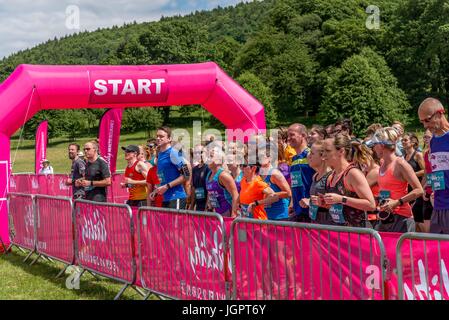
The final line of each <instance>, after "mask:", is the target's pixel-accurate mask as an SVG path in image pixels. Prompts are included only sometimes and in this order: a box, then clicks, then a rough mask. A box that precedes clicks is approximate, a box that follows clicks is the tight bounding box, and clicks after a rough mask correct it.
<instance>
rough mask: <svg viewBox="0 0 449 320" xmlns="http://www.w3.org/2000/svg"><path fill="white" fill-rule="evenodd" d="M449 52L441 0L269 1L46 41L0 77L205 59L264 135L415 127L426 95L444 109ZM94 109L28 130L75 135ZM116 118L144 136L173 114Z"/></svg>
mask: <svg viewBox="0 0 449 320" xmlns="http://www.w3.org/2000/svg"><path fill="white" fill-rule="evenodd" d="M369 5H375V6H377V7H378V9H379V10H378V12H379V14H380V16H379V18H380V28H379V29H370V28H367V27H366V21H367V19H369V18H370V15H371V14H372V13H371V12H370V11H369V10H368V12H367V7H368V6H369ZM448 49H449V4H448V3H447V1H445V0H419V1H417V0H397V1H391V0H375V1H367V0H265V1H253V2H249V3H240V4H238V5H236V6H235V7H227V8H222V7H219V8H217V9H215V10H212V11H201V12H195V13H192V14H189V15H187V16H184V17H180V16H176V17H169V18H162V19H161V20H160V21H158V22H151V23H141V24H137V23H133V24H126V25H124V26H122V27H118V26H115V27H112V28H108V29H101V30H97V31H95V32H82V33H79V34H76V35H72V36H67V37H63V38H61V39H54V40H51V41H47V42H46V43H43V44H41V45H39V46H36V47H35V48H32V49H30V50H25V51H22V52H18V53H16V54H14V55H12V56H10V57H7V58H5V59H3V60H1V61H0V79H5V78H6V77H7V76H8V75H9V74H10V73H11V72H12V71H13V70H14V68H15V67H16V66H17V65H18V64H20V63H36V64H44V63H45V64H166V63H193V62H202V61H210V60H213V61H216V62H217V63H218V64H219V65H220V66H221V67H222V68H223V69H224V70H225V71H226V72H228V73H229V74H230V76H232V77H234V78H235V79H237V80H238V81H239V82H240V83H241V84H242V86H244V87H245V88H246V89H247V90H248V91H249V92H251V93H252V94H253V95H254V96H256V98H258V99H259V100H260V101H261V102H262V103H263V104H264V105H265V106H266V115H267V121H268V125H269V126H274V125H276V124H285V123H288V122H291V121H298V120H299V119H300V117H303V116H310V115H312V116H314V115H319V118H317V119H316V120H315V121H323V122H328V121H333V120H335V119H337V118H341V117H343V116H349V117H352V118H353V120H354V123H355V126H356V130H361V129H363V128H365V127H366V125H367V124H369V123H372V122H381V123H383V124H388V123H390V122H391V121H392V120H403V121H404V120H407V118H408V119H411V120H413V119H414V118H416V108H417V105H418V104H419V102H420V100H421V99H422V98H423V97H426V96H429V95H431V96H436V97H439V98H440V99H442V100H443V101H444V102H449V101H448V92H449V79H448V77H449V56H448V55H447V52H448ZM411 106H412V107H411ZM191 110H195V108H191V109H190V108H189V109H185V110H184V109H183V111H182V114H183V116H184V117H185V116H189V114H190V112H191ZM354 110H357V112H354ZM101 112H102V111H101V110H100V111H85V110H77V111H68V112H57V111H45V112H43V113H42V114H39V115H37V116H36V117H35V118H34V119H33V120H32V121H30V122H29V123H28V124H27V127H26V129H27V132H29V133H30V132H31V131H32V129H33V128H34V127H35V126H36V123H37V121H38V120H39V119H40V118H43V117H49V118H50V120H51V123H50V128H52V130H54V133H53V134H54V135H61V134H66V135H69V136H70V135H71V136H73V135H77V134H80V133H82V132H85V131H86V130H87V131H89V130H93V128H95V126H96V125H98V119H99V116H100V115H101ZM80 116H82V118H83V119H84V120H79V119H77V118H80ZM206 118H207V119H206V120H208V121H209V122H210V123H214V119H212V117H211V116H209V115H206ZM85 119H87V120H85ZM124 119H125V122H124V126H123V129H124V130H137V129H141V130H149V129H151V126H153V125H156V124H159V123H161V122H163V123H170V119H171V118H170V108H160V110H159V111H156V110H155V109H144V110H142V111H139V110H137V109H133V110H127V111H126V112H125V117H124ZM127 122H129V123H131V122H132V123H134V127H133V126H132V125H128V123H127ZM74 127H75V128H77V129H76V130H75V129H73V128H74Z"/></svg>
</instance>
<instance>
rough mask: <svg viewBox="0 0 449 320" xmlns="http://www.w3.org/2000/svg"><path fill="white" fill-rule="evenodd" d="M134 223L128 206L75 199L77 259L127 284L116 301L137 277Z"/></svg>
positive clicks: (86, 268) (90, 267)
mask: <svg viewBox="0 0 449 320" xmlns="http://www.w3.org/2000/svg"><path fill="white" fill-rule="evenodd" d="M133 233H134V224H133V219H132V211H131V208H130V207H129V206H127V205H119V204H111V203H99V202H92V201H86V200H76V201H75V252H76V262H77V264H78V265H79V266H80V267H81V268H83V269H84V270H83V272H82V273H81V274H80V275H79V277H81V276H82V274H83V273H84V271H85V270H88V271H91V272H94V273H96V274H99V275H102V276H104V277H107V278H111V279H114V280H117V281H119V282H121V283H123V284H124V286H123V287H122V289H121V290H120V292H119V293H118V294H117V295H116V297H115V298H114V300H117V299H119V298H120V296H121V295H122V294H123V292H124V291H125V290H126V289H127V288H128V287H129V286H131V285H133V283H134V281H135V278H136V261H135V250H134V238H133Z"/></svg>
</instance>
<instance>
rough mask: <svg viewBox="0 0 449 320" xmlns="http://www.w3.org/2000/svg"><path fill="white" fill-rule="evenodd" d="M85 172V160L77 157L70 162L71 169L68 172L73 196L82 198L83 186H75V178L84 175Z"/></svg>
mask: <svg viewBox="0 0 449 320" xmlns="http://www.w3.org/2000/svg"><path fill="white" fill-rule="evenodd" d="M85 173H86V162H84V160H82V159H80V158H78V159H76V160H75V161H73V163H72V170H71V172H70V177H71V178H72V181H73V182H72V191H73V196H74V197H75V198H84V188H83V187H75V180H78V179H80V178H82V177H84V174H85Z"/></svg>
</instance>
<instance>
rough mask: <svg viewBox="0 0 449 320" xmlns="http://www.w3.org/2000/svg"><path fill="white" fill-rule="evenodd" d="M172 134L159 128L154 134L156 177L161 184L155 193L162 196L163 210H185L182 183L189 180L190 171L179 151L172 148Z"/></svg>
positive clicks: (184, 194)
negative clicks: (156, 152)
mask: <svg viewBox="0 0 449 320" xmlns="http://www.w3.org/2000/svg"><path fill="white" fill-rule="evenodd" d="M171 142H172V134H171V129H170V128H169V127H160V128H158V129H157V133H156V143H157V145H158V148H159V155H158V159H157V175H158V177H159V180H160V182H161V184H160V187H158V188H157V189H156V190H155V192H156V193H157V194H160V195H163V197H164V201H163V202H162V206H163V207H164V208H173V209H185V207H186V198H187V195H186V192H185V190H184V186H183V184H184V182H185V181H188V180H189V179H190V170H189V168H188V165H187V163H186V161H185V159H184V158H183V157H182V156H181V155H180V153H179V151H178V150H176V149H174V148H172V146H171Z"/></svg>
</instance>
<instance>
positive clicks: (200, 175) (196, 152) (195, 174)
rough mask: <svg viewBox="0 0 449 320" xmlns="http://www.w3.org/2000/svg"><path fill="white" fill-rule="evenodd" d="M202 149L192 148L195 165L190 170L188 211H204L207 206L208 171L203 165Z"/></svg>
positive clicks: (201, 147)
mask: <svg viewBox="0 0 449 320" xmlns="http://www.w3.org/2000/svg"><path fill="white" fill-rule="evenodd" d="M204 152H205V150H204V147H203V146H202V145H201V144H199V145H197V146H195V148H193V157H192V160H193V163H197V165H195V166H194V167H193V169H192V192H191V195H190V197H191V200H190V207H189V209H190V210H196V211H205V210H206V204H207V191H206V179H207V177H208V176H209V173H210V169H209V167H208V166H207V165H206V164H205V163H204V158H205V157H204Z"/></svg>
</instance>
